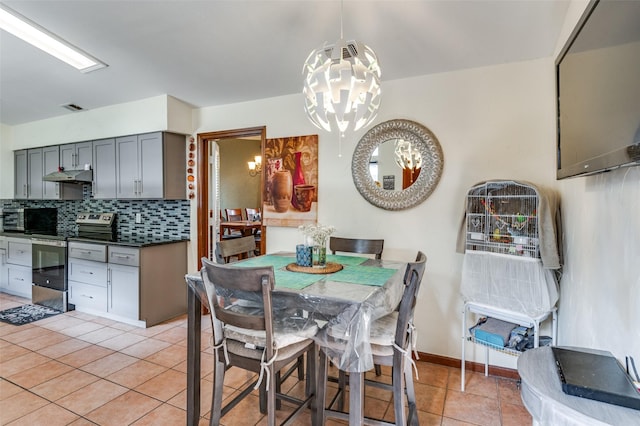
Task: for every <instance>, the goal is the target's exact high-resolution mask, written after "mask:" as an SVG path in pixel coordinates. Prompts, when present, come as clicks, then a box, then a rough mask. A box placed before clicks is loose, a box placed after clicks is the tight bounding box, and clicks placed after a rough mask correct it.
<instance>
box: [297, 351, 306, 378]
mask: <svg viewBox="0 0 640 426" xmlns="http://www.w3.org/2000/svg"><path fill="white" fill-rule="evenodd" d="M297 362H298V380H304V355H300V356H299V357H298V361H297Z"/></svg>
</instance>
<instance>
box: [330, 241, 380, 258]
mask: <svg viewBox="0 0 640 426" xmlns="http://www.w3.org/2000/svg"><path fill="white" fill-rule="evenodd" d="M383 248H384V240H367V239H361V238H342V237H329V250H331V254H336V252H345V253H359V254H373V255H375V257H376V259H382V249H383Z"/></svg>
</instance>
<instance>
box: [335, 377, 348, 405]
mask: <svg viewBox="0 0 640 426" xmlns="http://www.w3.org/2000/svg"><path fill="white" fill-rule="evenodd" d="M346 392H347V373H345V372H344V371H342V370H340V369H338V401H337V402H338V406H337V407H336V408H337V409H338V411H344V394H345V393H346Z"/></svg>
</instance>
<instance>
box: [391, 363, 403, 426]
mask: <svg viewBox="0 0 640 426" xmlns="http://www.w3.org/2000/svg"><path fill="white" fill-rule="evenodd" d="M404 367H405V366H404V356H403V355H402V354H400V353H399V352H398V351H395V353H394V354H393V371H392V377H393V410H394V413H395V417H396V424H397V425H406V424H407V419H406V416H405V412H404V400H405V393H404V387H405V385H406V383H405V380H404V378H405V371H404V370H405V368H404Z"/></svg>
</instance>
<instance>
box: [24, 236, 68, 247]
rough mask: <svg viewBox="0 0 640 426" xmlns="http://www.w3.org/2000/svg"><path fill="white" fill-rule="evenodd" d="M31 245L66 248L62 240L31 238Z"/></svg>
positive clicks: (65, 243)
mask: <svg viewBox="0 0 640 426" xmlns="http://www.w3.org/2000/svg"><path fill="white" fill-rule="evenodd" d="M31 243H32V245H39V246H53V247H66V246H67V242H66V241H64V240H44V239H41V238H31Z"/></svg>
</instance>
